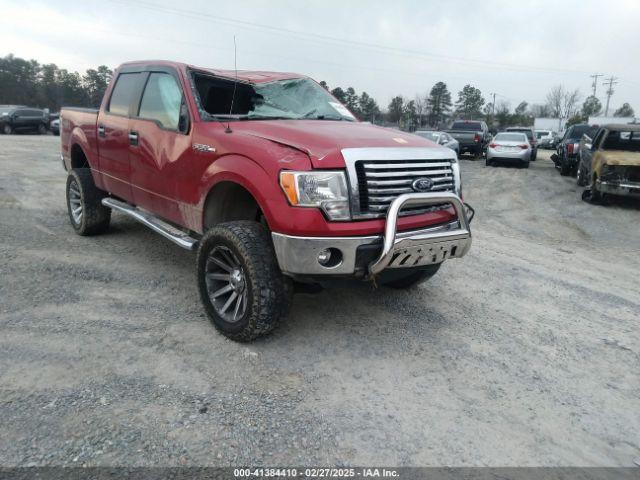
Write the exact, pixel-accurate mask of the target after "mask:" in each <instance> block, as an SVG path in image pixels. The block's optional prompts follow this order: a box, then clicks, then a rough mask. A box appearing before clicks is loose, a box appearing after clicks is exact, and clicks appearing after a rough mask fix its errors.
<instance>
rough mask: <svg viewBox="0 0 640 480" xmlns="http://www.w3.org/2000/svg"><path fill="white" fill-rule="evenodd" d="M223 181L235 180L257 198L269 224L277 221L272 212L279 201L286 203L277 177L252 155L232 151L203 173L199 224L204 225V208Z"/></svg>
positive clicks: (201, 226) (273, 224) (271, 226)
mask: <svg viewBox="0 0 640 480" xmlns="http://www.w3.org/2000/svg"><path fill="white" fill-rule="evenodd" d="M221 182H232V183H236V184H238V185H240V186H241V187H243V188H244V189H246V190H247V191H248V192H249V193H250V194H251V195H252V196H253V198H254V199H255V201H256V202H257V204H258V207H259V208H260V210H261V211H262V213H263V214H264V216H265V219H266V221H267V224H268V225H269V228H271V229H273V227H274V226H275V225H276V224H277V223H278V221H277V218H276V217H275V215H274V214H273V211H274V207H275V208H277V207H278V205H277V204H282V202H285V203H286V200H285V197H284V194H283V193H282V192H281V191H280V186H279V183H278V182H277V180H276V179H275V177H274V178H272V177H271V175H270V174H269V172H267V171H266V170H265V169H264V168H263V166H262V165H260V164H259V163H258V162H256V161H254V160H252V159H251V158H249V157H246V156H243V155H238V154H229V155H225V156H222V157H220V158H218V159H217V160H216V161H215V162H213V163H212V164H211V165H210V166H209V167H208V168H207V169H206V170H205V172H204V173H203V175H202V180H201V190H200V200H199V202H198V210H199V211H200V215H199V220H198V221H199V227H200V229H203V227H204V215H205V212H204V207H205V202H206V201H207V198H208V196H209V193H210V192H211V190H212V189H213V188H214V187H215V186H216V185H218V184H220V183H221Z"/></svg>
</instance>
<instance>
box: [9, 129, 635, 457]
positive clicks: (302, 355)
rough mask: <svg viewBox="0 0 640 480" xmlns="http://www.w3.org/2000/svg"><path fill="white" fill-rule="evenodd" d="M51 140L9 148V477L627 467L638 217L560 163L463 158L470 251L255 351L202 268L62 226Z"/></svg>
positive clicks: (324, 302)
mask: <svg viewBox="0 0 640 480" xmlns="http://www.w3.org/2000/svg"><path fill="white" fill-rule="evenodd" d="M58 141H59V140H58V138H56V137H50V136H48V137H47V136H45V137H38V136H26V135H21V136H4V135H3V136H0V165H1V167H2V170H1V173H0V389H1V390H0V465H2V466H15V465H23V466H24V465H45V464H54V465H135V466H147V465H235V464H253V465H274V464H278V465H314V464H316V465H317V464H344V465H367V464H378V465H407V466H411V465H418V466H427V465H452V466H462V465H465V466H482V465H491V466H504V465H521V466H536V465H545V466H555V465H565V466H568V465H572V466H578V465H580V466H632V465H633V460H634V459H637V458H638V457H640V433H639V432H640V415H639V412H640V361H639V360H640V341H639V339H640V336H639V334H638V332H639V326H640V325H639V324H640V291H639V287H638V272H639V271H640V260H639V257H640V256H639V255H638V253H639V252H640V228H638V224H639V222H638V219H639V218H640V208H639V207H638V206H637V205H634V204H633V203H631V202H623V203H621V204H617V205H614V206H610V207H597V206H591V205H587V204H585V203H584V202H582V201H581V200H580V191H579V190H578V189H577V188H576V186H575V181H574V180H573V179H570V178H565V177H561V176H560V175H559V174H558V173H557V172H556V171H555V170H554V169H553V166H552V164H551V162H550V161H549V160H548V152H541V154H540V157H541V158H540V159H539V160H538V161H537V162H535V163H532V164H531V168H530V169H528V170H524V169H517V168H491V167H485V166H484V162H472V161H469V160H464V161H462V169H463V174H464V181H465V192H466V198H467V200H468V201H469V202H470V203H471V204H472V205H474V206H475V207H476V210H477V216H476V219H475V221H474V223H473V227H474V234H475V238H474V245H473V247H472V249H471V252H470V253H469V255H467V256H466V257H465V258H464V259H461V260H455V261H450V262H447V263H446V264H445V266H444V267H443V268H442V269H441V270H440V272H439V274H438V275H437V276H436V277H434V278H433V279H432V280H431V281H430V282H428V283H426V284H423V285H421V286H420V287H419V288H417V289H414V290H411V291H405V292H396V291H389V290H384V289H383V290H374V289H373V288H371V287H370V286H368V285H360V286H355V287H353V288H351V289H344V290H330V291H325V292H323V293H321V294H317V295H298V296H297V297H296V299H295V302H294V306H293V310H292V312H291V315H290V318H289V319H288V320H287V321H286V323H285V324H284V325H283V326H282V328H280V329H279V330H278V331H277V332H276V333H275V334H274V335H272V336H271V337H269V338H267V339H264V340H260V341H257V342H255V343H252V344H250V345H240V344H236V343H233V342H231V341H229V340H226V339H225V338H224V337H222V336H221V335H219V334H217V333H216V331H215V330H214V328H213V327H212V326H211V325H210V324H209V322H208V320H207V319H206V318H205V316H204V314H203V310H202V308H201V307H200V304H199V300H198V294H197V290H196V284H195V265H194V255H193V254H191V253H189V252H186V251H184V250H181V249H180V248H179V247H177V246H174V245H173V244H171V243H170V242H168V241H166V240H164V239H163V238H161V237H159V236H157V235H155V234H154V233H152V232H151V231H149V230H148V229H146V228H145V227H143V226H141V225H138V224H136V223H135V222H134V221H132V220H129V219H127V218H125V217H124V216H122V215H118V214H115V215H114V218H113V222H112V225H113V227H112V229H111V231H110V232H109V233H108V234H105V235H102V236H99V237H93V238H82V237H79V236H77V235H75V234H74V233H73V231H72V229H71V227H70V225H69V220H68V217H67V212H66V208H65V202H64V182H65V172H64V171H63V169H62V166H61V164H60V161H59V159H58V150H59V149H58Z"/></svg>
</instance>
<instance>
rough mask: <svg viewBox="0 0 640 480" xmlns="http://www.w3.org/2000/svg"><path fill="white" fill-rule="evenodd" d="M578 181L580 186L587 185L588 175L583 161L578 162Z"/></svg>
mask: <svg viewBox="0 0 640 480" xmlns="http://www.w3.org/2000/svg"><path fill="white" fill-rule="evenodd" d="M576 183H577V184H578V186H579V187H586V186H587V176H586V174H585V172H584V168H582V163H578V173H577V174H576Z"/></svg>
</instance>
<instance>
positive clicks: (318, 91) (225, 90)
mask: <svg viewBox="0 0 640 480" xmlns="http://www.w3.org/2000/svg"><path fill="white" fill-rule="evenodd" d="M194 84H195V88H196V90H197V94H198V96H199V100H200V104H201V106H202V109H203V110H204V111H205V112H206V114H208V115H209V116H210V117H213V118H212V119H216V118H220V117H226V118H228V117H229V116H230V115H231V116H232V117H234V118H236V119H238V120H275V119H287V120H289V119H290V120H302V119H310V120H346V121H355V117H354V116H353V115H352V114H351V112H349V110H348V109H347V108H346V107H345V106H344V105H342V104H341V103H339V102H338V101H337V100H336V99H335V98H333V97H332V96H331V95H330V94H329V93H328V92H327V91H326V90H325V89H324V88H322V87H321V86H320V85H318V84H317V83H316V82H314V81H313V80H311V79H308V78H294V79H287V80H278V81H274V82H265V83H246V82H242V83H241V82H238V83H235V82H234V81H233V80H229V79H223V78H219V77H212V76H208V75H199V74H197V75H195V77H194ZM234 89H235V94H234Z"/></svg>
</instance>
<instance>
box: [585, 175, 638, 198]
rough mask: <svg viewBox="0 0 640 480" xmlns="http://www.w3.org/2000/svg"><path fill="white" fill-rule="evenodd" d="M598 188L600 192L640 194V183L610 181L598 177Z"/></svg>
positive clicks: (636, 195)
mask: <svg viewBox="0 0 640 480" xmlns="http://www.w3.org/2000/svg"><path fill="white" fill-rule="evenodd" d="M596 190H597V191H599V192H600V193H609V194H611V195H621V196H625V197H627V196H628V197H638V196H640V183H638V182H610V181H603V180H600V179H598V180H596Z"/></svg>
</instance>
